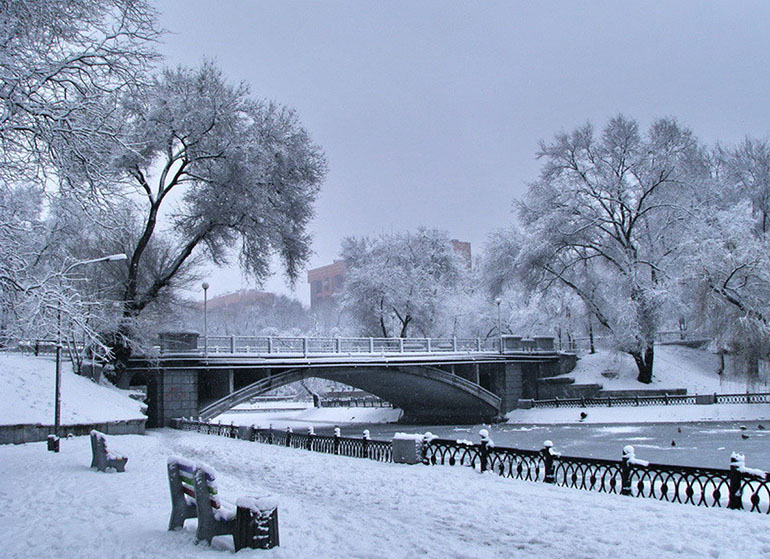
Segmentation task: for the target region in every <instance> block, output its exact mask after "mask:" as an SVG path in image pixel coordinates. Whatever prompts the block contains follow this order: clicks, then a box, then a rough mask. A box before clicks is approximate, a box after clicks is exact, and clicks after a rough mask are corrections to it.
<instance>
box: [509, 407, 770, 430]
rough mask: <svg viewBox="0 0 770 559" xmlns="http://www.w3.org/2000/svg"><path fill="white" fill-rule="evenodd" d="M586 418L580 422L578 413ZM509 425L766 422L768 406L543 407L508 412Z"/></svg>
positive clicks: (769, 416)
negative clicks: (583, 413)
mask: <svg viewBox="0 0 770 559" xmlns="http://www.w3.org/2000/svg"><path fill="white" fill-rule="evenodd" d="M581 411H584V412H586V413H587V414H588V416H587V417H586V418H585V419H584V420H581V419H580V412H581ZM505 417H506V420H507V422H508V423H513V424H538V425H542V424H553V423H559V424H569V423H593V424H602V423H607V424H611V423H622V424H627V423H679V422H696V421H744V420H745V421H756V420H767V419H770V404H714V405H710V406H639V407H638V408H637V407H623V408H599V407H597V408H545V409H531V410H520V409H517V410H512V411H510V412H508V413H507V414H506V416H505Z"/></svg>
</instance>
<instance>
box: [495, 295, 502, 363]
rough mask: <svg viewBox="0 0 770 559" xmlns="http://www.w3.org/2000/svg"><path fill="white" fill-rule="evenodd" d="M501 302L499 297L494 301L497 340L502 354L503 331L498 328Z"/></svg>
mask: <svg viewBox="0 0 770 559" xmlns="http://www.w3.org/2000/svg"><path fill="white" fill-rule="evenodd" d="M502 302H503V300H502V299H501V298H500V297H497V298H496V299H495V305H497V339H498V342H499V343H500V353H502V352H503V329H502V328H501V326H500V303H502Z"/></svg>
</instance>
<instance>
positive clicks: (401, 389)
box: [199, 365, 502, 423]
mask: <svg viewBox="0 0 770 559" xmlns="http://www.w3.org/2000/svg"><path fill="white" fill-rule="evenodd" d="M309 377H316V378H323V379H327V380H332V381H336V382H341V383H344V384H347V385H349V386H353V387H355V388H359V389H361V390H365V391H366V392H369V393H370V394H374V395H376V396H379V397H380V398H382V399H383V400H386V401H388V402H391V403H392V404H393V405H394V406H395V407H398V408H401V409H402V410H403V412H404V416H403V417H402V421H404V422H408V423H434V422H442V423H447V422H457V423H478V422H484V421H491V420H493V419H495V418H497V417H499V416H500V415H501V413H502V410H501V398H500V397H499V396H497V395H495V394H493V393H492V392H490V391H489V390H486V389H484V388H482V387H481V386H479V385H478V384H475V383H473V382H471V381H468V380H466V379H464V378H462V377H459V376H457V375H453V374H451V373H448V372H446V371H444V370H442V369H439V368H437V367H431V366H427V365H419V366H418V365H404V366H398V367H392V366H391V367H377V366H358V367H349V366H348V367H296V368H291V369H286V370H283V371H281V372H278V373H276V374H273V375H270V376H268V377H266V378H263V379H260V380H258V381H256V382H253V383H252V384H249V385H248V386H245V387H243V388H241V389H239V390H236V391H234V392H232V393H231V394H228V395H227V396H225V397H223V398H220V399H219V400H217V401H215V402H211V403H209V404H207V405H205V406H203V407H201V408H200V410H199V415H200V417H202V418H204V419H211V418H212V417H215V416H217V415H219V414H221V413H223V412H225V411H227V410H228V409H231V408H232V407H234V406H236V405H238V404H240V403H243V402H245V401H247V400H249V399H250V398H253V397H255V396H259V395H261V394H265V393H266V392H269V391H271V390H274V389H276V388H279V387H281V386H285V385H287V384H291V383H293V382H297V381H300V380H303V379H306V378H309Z"/></svg>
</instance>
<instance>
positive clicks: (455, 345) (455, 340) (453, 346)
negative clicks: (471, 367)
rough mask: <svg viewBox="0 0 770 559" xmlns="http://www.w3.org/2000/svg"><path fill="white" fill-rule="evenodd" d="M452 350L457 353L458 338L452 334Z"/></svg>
mask: <svg viewBox="0 0 770 559" xmlns="http://www.w3.org/2000/svg"><path fill="white" fill-rule="evenodd" d="M452 352H453V353H457V338H455V337H454V336H452Z"/></svg>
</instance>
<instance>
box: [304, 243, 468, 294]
mask: <svg viewBox="0 0 770 559" xmlns="http://www.w3.org/2000/svg"><path fill="white" fill-rule="evenodd" d="M450 243H452V248H453V249H454V250H455V252H456V253H457V254H459V255H460V256H461V257H462V259H463V261H464V262H465V264H466V266H467V267H468V269H470V267H471V262H472V260H471V244H470V243H469V242H467V241H458V240H457V239H452V240H451V241H450ZM307 282H308V283H309V284H310V308H311V309H317V308H319V307H321V306H324V305H330V304H332V303H333V302H334V296H335V295H336V294H337V293H340V292H341V291H342V286H343V285H345V262H344V261H342V260H335V261H334V263H333V264H327V265H326V266H321V267H320V268H313V269H312V270H308V272H307Z"/></svg>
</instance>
